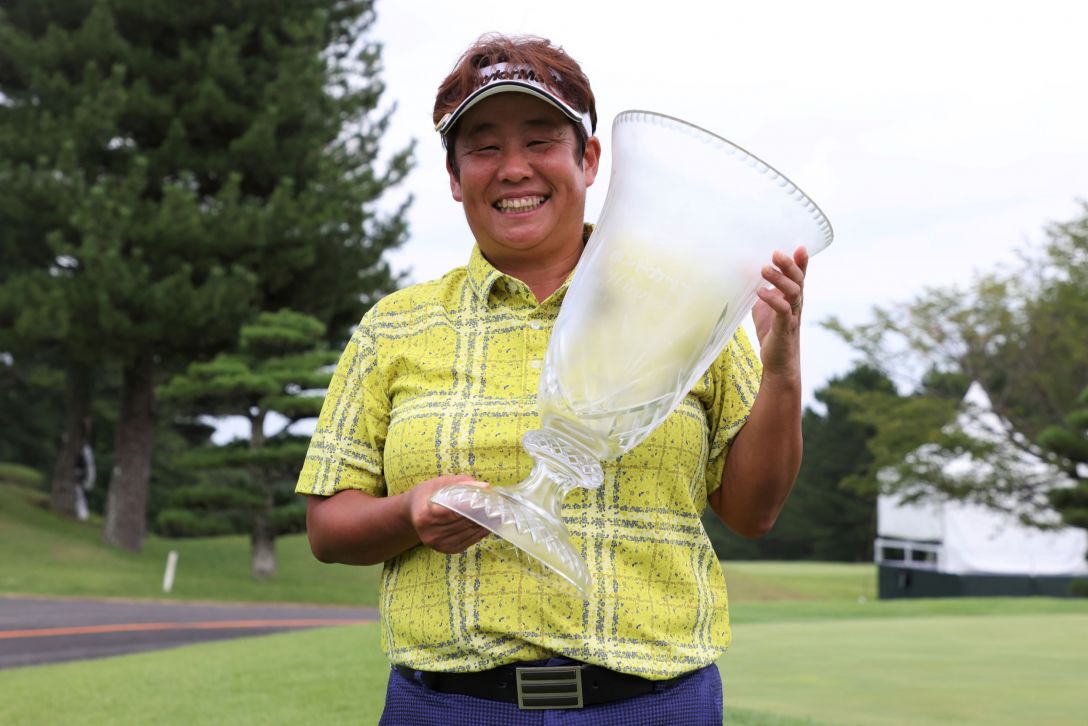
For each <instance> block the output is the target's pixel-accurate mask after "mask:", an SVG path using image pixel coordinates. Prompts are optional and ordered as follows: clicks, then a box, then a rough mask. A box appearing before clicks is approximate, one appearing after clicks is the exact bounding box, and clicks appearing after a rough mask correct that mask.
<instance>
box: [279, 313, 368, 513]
mask: <svg viewBox="0 0 1088 726" xmlns="http://www.w3.org/2000/svg"><path fill="white" fill-rule="evenodd" d="M369 318H370V315H369V314H368V315H367V316H364V317H363V320H362V322H360V323H359V327H358V328H356V329H355V332H354V333H353V334H352V336H351V340H350V341H348V344H347V347H346V348H345V349H344V353H343V355H341V356H340V362H339V363H337V365H336V371H335V372H334V373H333V376H332V380H331V381H330V382H329V390H328V393H326V395H325V402H324V404H323V405H322V407H321V414H320V416H319V417H318V420H317V427H316V429H315V430H314V434H313V437H312V438H311V439H310V447H309V450H308V451H307V452H306V461H305V463H304V464H303V466H302V473H301V474H299V479H298V484H297V485H296V487H295V492H297V493H299V494H317V495H322V496H327V495H330V494H335V493H336V492H339V491H343V490H345V489H359V490H362V491H364V492H366V493H367V494H371V495H374V496H384V495H385V491H386V490H385V476H384V473H383V471H384V469H383V463H382V450H383V449H384V447H385V436H386V432H387V430H388V428H389V394H388V389H387V386H386V380H385V378H386V377H385V375H384V373H383V371H382V368H381V365H380V362H379V356H378V350H377V345H376V342H375V338H374V335H373V331H372V329H371V328H370V325H369V322H370V320H369Z"/></svg>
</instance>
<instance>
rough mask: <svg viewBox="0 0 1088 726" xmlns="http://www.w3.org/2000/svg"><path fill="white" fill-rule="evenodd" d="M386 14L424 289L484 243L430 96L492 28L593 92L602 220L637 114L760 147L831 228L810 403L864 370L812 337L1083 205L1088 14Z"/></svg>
mask: <svg viewBox="0 0 1088 726" xmlns="http://www.w3.org/2000/svg"><path fill="white" fill-rule="evenodd" d="M377 12H378V22H377V23H376V24H375V26H374V28H373V31H372V36H373V38H374V39H376V40H378V41H380V42H382V43H383V44H384V51H383V60H384V72H383V78H384V79H385V81H386V83H387V86H388V90H387V94H386V101H388V102H393V101H395V102H396V103H397V110H396V112H395V114H394V116H393V120H392V128H391V130H390V131H389V133H388V135H387V137H386V140H385V144H386V148H387V149H389V150H392V149H394V148H398V147H400V146H403V145H404V144H405V143H407V142H408V141H409V140H410V139H416V140H417V141H418V146H417V160H418V164H417V166H416V168H415V169H414V171H413V172H412V173H411V175H410V176H409V178H408V180H407V183H406V186H405V188H404V189H405V191H408V192H410V193H411V194H413V195H414V198H415V201H414V204H413V206H412V210H411V213H410V224H411V238H410V240H409V241H408V243H407V244H406V245H405V246H404V247H403V248H402V249H401V250H399V251H398V252H397V253H396V254H395V255H394V256H393V257H392V259H393V262H394V264H395V265H396V266H397V267H398V268H401V269H404V268H411V269H412V274H411V277H412V279H413V280H415V281H422V280H428V279H432V278H434V277H437V276H439V275H441V274H442V273H444V272H445V271H447V270H448V269H450V268H452V267H455V266H457V265H461V264H464V263H465V262H466V261H467V259H468V254H469V251H470V249H471V245H472V239H471V236H470V234H469V231H468V228H467V226H466V225H465V221H464V216H463V214H462V212H461V208H460V206H459V205H458V204H456V203H455V202H454V201H453V200H452V199H451V197H450V193H449V186H448V181H447V178H446V174H445V171H444V167H443V153H442V149H441V144H440V142H439V140H438V138H437V135H436V134H435V132H434V131H433V127H432V125H431V120H430V119H431V108H432V105H433V102H434V92H435V89H436V88H437V86H438V83H439V81H441V79H442V78H443V77H444V76H445V75H446V73H447V72H448V71H449V70H450V68H451V67H452V65H453V63H454V61H455V60H456V59H457V58H458V56H459V55H460V54H461V53H462V52H463V51H464V49H465V48H466V47H467V46H468V45H469V44H470V43H471V42H472V41H473V40H474V39H475V38H476V37H477V36H479V35H480V34H482V33H484V32H487V31H501V32H505V33H530V34H535V35H542V36H544V37H546V38H549V39H551V40H552V41H553V42H555V43H557V44H560V45H562V46H564V47H565V48H566V50H567V51H568V52H569V53H570V54H571V55H572V56H573V57H574V58H576V59H577V60H578V61H579V62H580V63H581V64H582V67H583V69H584V70H585V71H586V73H587V75H588V76H589V78H590V81H591V83H592V84H593V90H594V93H595V94H596V97H597V109H598V115H599V123H598V135H599V136H600V137H601V140H602V143H603V145H604V149H605V152H604V157H603V159H602V167H601V168H602V173H601V175H599V176H598V180H597V184H596V185H595V186H594V187H593V188H591V190H590V196H589V201H588V209H587V216H588V217H589V219H590V220H591V221H592V220H593V219H595V218H596V216H597V213H598V212H599V210H600V206H601V203H602V202H603V200H604V193H605V190H606V189H607V186H608V172H607V170H608V169H609V167H610V164H611V157H610V154H609V137H610V126H611V123H612V119H613V118H614V117H615V116H616V114H617V113H619V112H620V111H623V110H626V109H631V108H638V109H647V110H652V111H659V112H662V113H666V114H669V115H672V116H677V117H679V118H683V119H685V120H687V121H690V122H692V123H695V124H697V125H700V126H703V127H704V128H707V129H709V130H711V131H714V132H715V133H718V134H719V135H721V136H724V137H725V138H727V139H730V140H732V141H734V142H735V143H737V144H739V145H740V146H743V147H744V148H746V149H749V150H750V151H752V152H753V153H755V154H757V155H758V156H760V157H762V158H763V159H765V160H766V161H767V162H769V163H770V164H772V165H774V166H775V167H777V168H778V169H779V170H781V171H782V172H783V173H785V174H786V175H787V176H789V177H790V178H791V179H792V180H793V181H794V182H796V183H797V184H798V185H799V186H800V187H801V188H802V189H804V190H805V191H806V192H807V193H808V194H809V196H811V197H812V199H813V200H815V201H816V203H817V204H819V205H820V206H821V208H822V209H823V210H824V211H825V212H826V213H827V215H828V217H829V218H830V220H831V223H832V225H833V226H834V229H835V242H834V243H833V244H832V246H831V247H829V248H828V249H827V250H826V251H824V252H823V253H821V254H820V255H819V256H818V257H816V258H814V260H813V262H812V264H811V266H810V269H809V281H808V285H807V289H806V308H805V318H806V321H805V326H804V330H803V346H804V349H803V353H802V356H803V365H804V375H805V388H806V398H807V399H810V397H811V393H812V391H813V390H814V389H815V388H818V387H819V386H820V385H822V384H823V383H824V382H826V381H827V379H828V378H830V377H831V376H834V375H837V374H841V373H844V372H846V371H847V370H848V369H849V367H850V365H851V362H852V354H851V351H850V350H849V349H848V348H847V347H846V346H845V345H843V344H842V343H839V342H838V341H837V339H835V338H834V337H833V336H831V335H830V334H829V333H826V332H824V331H822V330H821V329H820V328H819V327H818V326H817V325H816V323H817V321H819V320H821V319H823V318H826V317H828V316H831V315H835V316H838V317H840V318H842V319H844V320H846V321H847V322H861V321H863V320H865V319H867V318H868V316H869V311H870V310H871V309H872V307H873V306H874V305H887V304H891V303H894V302H900V301H905V300H908V299H910V298H911V297H912V296H914V295H915V294H917V293H919V292H921V291H922V289H923V288H924V287H925V286H933V285H939V286H946V285H952V284H956V283H966V282H968V281H970V279H971V278H972V276H973V274H974V273H975V271H978V270H989V269H993V268H994V267H995V266H996V265H999V264H1002V263H1005V264H1008V263H1010V262H1011V261H1012V260H1014V259H1015V258H1014V251H1015V250H1017V249H1024V248H1026V247H1029V246H1032V245H1038V244H1039V243H1040V241H1041V240H1042V239H1043V237H1044V235H1043V229H1044V227H1045V226H1046V224H1047V223H1048V222H1051V221H1062V220H1066V219H1069V218H1071V217H1072V216H1073V215H1075V214H1076V212H1077V209H1078V206H1077V203H1076V202H1077V200H1078V199H1083V198H1088V131H1086V129H1088V52H1086V51H1085V45H1084V29H1085V28H1088V3H1082V2H1074V1H1072V0H1069V1H1066V2H1058V1H1057V0H1035V2H1032V3H1026V2H1005V1H1003V0H997V1H991V2H961V1H958V0H944V1H943V2H929V1H925V0H923V1H916V2H912V3H902V2H897V3H891V2H879V1H878V0H870V1H869V2H834V1H829V0H824V1H823V2H818V3H816V2H786V1H784V0H783V1H770V2H768V1H759V2H757V1H755V0H749V1H748V2H743V3H741V2H729V1H725V2H709V1H704V2H700V1H698V0H670V1H668V2H648V1H646V2H640V1H638V0H633V1H628V2H623V3H618V2H617V3H594V2H588V1H587V0H552V1H551V2H548V3H543V4H541V3H533V4H527V3H511V2H491V1H490V0H459V1H458V2H445V1H441V2H440V1H439V0H420V1H416V2H409V1H407V0H402V1H400V2H393V1H391V0H380V1H379V2H378V4H377ZM678 161H682V160H678Z"/></svg>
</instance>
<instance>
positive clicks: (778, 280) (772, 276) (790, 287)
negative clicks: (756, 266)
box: [762, 261, 805, 301]
mask: <svg viewBox="0 0 1088 726" xmlns="http://www.w3.org/2000/svg"><path fill="white" fill-rule="evenodd" d="M790 266H791V267H792V268H793V272H794V274H797V275H799V276H800V278H801V279H800V280H795V279H793V278H791V277H789V276H788V275H787V274H786V273H785V272H784V271H783V270H781V269H779V268H777V267H773V266H771V265H765V266H764V267H763V272H762V276H763V279H764V280H766V281H767V282H769V283H771V284H772V285H774V286H775V287H776V288H778V289H779V290H780V291H781V292H782V294H783V295H785V296H786V298H787V299H789V300H790V301H795V300H797V299H798V298H800V297H801V288H802V285H801V282H802V281H803V280H804V279H805V278H804V275H803V274H802V273H801V271H800V270H799V269H798V268H797V266H796V265H794V264H793V262H792V261H791V262H790Z"/></svg>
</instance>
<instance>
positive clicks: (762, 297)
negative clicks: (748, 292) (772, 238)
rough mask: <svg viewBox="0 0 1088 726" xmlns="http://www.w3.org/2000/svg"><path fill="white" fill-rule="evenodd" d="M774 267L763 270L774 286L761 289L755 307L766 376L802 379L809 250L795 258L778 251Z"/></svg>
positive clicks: (760, 351) (803, 251)
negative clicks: (802, 316)
mask: <svg viewBox="0 0 1088 726" xmlns="http://www.w3.org/2000/svg"><path fill="white" fill-rule="evenodd" d="M771 262H772V263H773V264H771V265H766V266H765V267H764V268H763V279H764V280H766V281H767V282H769V283H770V284H771V285H772V286H773V287H764V288H760V289H759V291H757V293H756V294H757V295H758V296H759V300H757V301H756V304H755V307H753V308H752V321H753V322H754V323H755V326H756V338H757V339H758V340H759V357H760V359H761V360H762V361H763V373H764V375H768V374H770V375H773V376H788V377H796V378H797V379H800V376H801V344H800V337H801V336H800V329H801V309H802V307H803V305H804V290H805V271H806V270H807V269H808V251H807V250H805V248H804V247H798V248H797V249H796V250H795V251H794V253H793V257H790V256H789V255H787V254H786V253H784V252H778V251H776V252H775V253H774V254H773V255H771Z"/></svg>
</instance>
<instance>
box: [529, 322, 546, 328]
mask: <svg viewBox="0 0 1088 726" xmlns="http://www.w3.org/2000/svg"><path fill="white" fill-rule="evenodd" d="M529 327H530V328H532V329H533V330H540V329H541V328H543V327H544V324H543V323H541V322H540V321H539V320H530V321H529Z"/></svg>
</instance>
